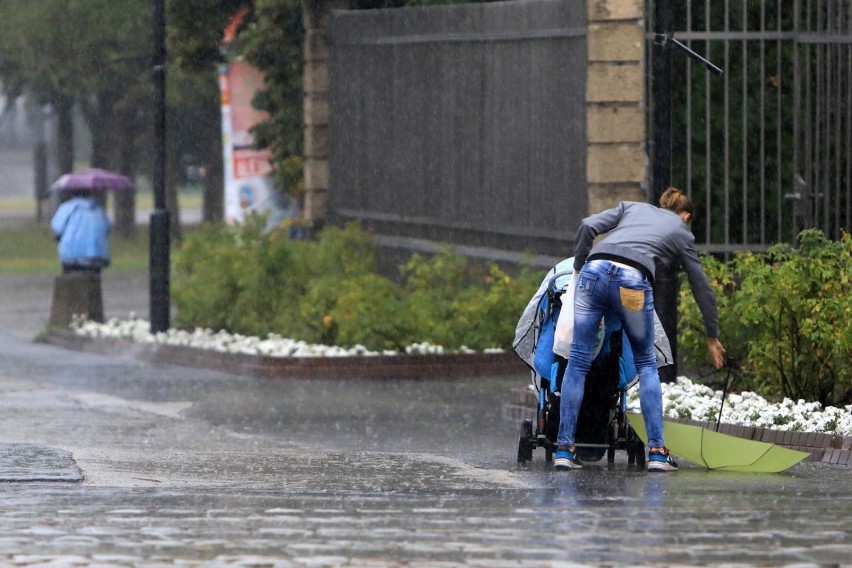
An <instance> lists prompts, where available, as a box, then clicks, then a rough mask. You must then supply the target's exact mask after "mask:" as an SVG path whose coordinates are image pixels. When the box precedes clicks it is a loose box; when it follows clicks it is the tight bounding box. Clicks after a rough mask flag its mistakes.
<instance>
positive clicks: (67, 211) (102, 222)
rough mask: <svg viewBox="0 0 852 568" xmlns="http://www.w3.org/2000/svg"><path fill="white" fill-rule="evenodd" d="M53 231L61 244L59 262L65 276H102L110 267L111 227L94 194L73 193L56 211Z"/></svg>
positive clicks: (52, 224)
mask: <svg viewBox="0 0 852 568" xmlns="http://www.w3.org/2000/svg"><path fill="white" fill-rule="evenodd" d="M50 228H51V230H52V231H53V234H54V236H55V237H56V240H57V241H59V246H58V249H59V262H60V263H61V264H62V272H63V273H68V272H79V271H84V272H96V273H99V272H100V271H101V269H102V268H103V267H105V266H108V265H109V263H110V250H109V232H110V230H111V229H112V224H111V223H110V220H109V218H108V217H107V216H106V213H105V212H104V209H103V207H101V205H100V204H99V203H98V202H97V200H95V199H94V197H93V195H92V192H90V191H77V192H74V193H73V194H72V196H71V198H70V199H69V200H68V201H66V202H64V203H62V204H61V205H60V206H59V207H58V208H57V209H56V213H55V214H54V215H53V219H51V221H50Z"/></svg>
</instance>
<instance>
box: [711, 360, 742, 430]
mask: <svg viewBox="0 0 852 568" xmlns="http://www.w3.org/2000/svg"><path fill="white" fill-rule="evenodd" d="M736 364H737V360H736V359H734V358H733V357H728V360H727V362H726V364H725V367H727V368H728V372H727V373H726V374H725V386H724V388H723V389H722V403H721V404H720V405H719V415H718V416H717V417H716V431H717V432H718V431H719V424H721V423H722V409H723V408H724V407H725V397H726V396H727V395H728V385H729V384H730V382H731V371H733V369H734V365H736Z"/></svg>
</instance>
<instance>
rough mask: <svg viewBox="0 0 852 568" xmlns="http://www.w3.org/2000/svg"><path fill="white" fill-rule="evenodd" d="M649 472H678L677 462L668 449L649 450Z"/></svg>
mask: <svg viewBox="0 0 852 568" xmlns="http://www.w3.org/2000/svg"><path fill="white" fill-rule="evenodd" d="M648 471H677V462H676V461H674V460H673V459H672V456H671V454H669V449H668V448H663V449H662V450H648Z"/></svg>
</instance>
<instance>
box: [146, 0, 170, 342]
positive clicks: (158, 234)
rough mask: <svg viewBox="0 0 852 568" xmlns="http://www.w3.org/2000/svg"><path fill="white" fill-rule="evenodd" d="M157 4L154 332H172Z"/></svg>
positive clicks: (161, 15) (161, 10) (162, 48)
mask: <svg viewBox="0 0 852 568" xmlns="http://www.w3.org/2000/svg"><path fill="white" fill-rule="evenodd" d="M164 2H165V0H155V1H154V60H153V64H154V68H153V76H154V77H153V78H154V101H155V111H154V173H153V183H154V211H153V212H152V213H151V223H150V234H151V265H150V271H151V288H150V292H151V333H157V332H160V331H166V330H168V329H169V325H170V324H169V214H168V211H166V10H165V5H164Z"/></svg>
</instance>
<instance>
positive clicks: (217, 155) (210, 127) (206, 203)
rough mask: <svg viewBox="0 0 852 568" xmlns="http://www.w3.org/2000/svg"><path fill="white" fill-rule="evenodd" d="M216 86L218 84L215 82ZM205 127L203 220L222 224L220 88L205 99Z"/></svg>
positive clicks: (223, 192)
mask: <svg viewBox="0 0 852 568" xmlns="http://www.w3.org/2000/svg"><path fill="white" fill-rule="evenodd" d="M214 85H217V83H215V82H214ZM204 117H205V119H204V120H203V121H202V122H203V124H204V127H205V132H204V140H205V141H206V143H205V145H204V156H203V157H202V162H203V163H204V165H205V166H206V168H207V175H205V176H204V197H203V206H202V217H201V218H202V220H203V221H204V222H205V223H221V222H222V219H223V218H224V216H225V211H224V210H225V167H224V164H223V163H222V107H221V106H220V103H219V92H218V86H216V91H215V92H213V93H212V94H211V96H210V97H205V98H204Z"/></svg>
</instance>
